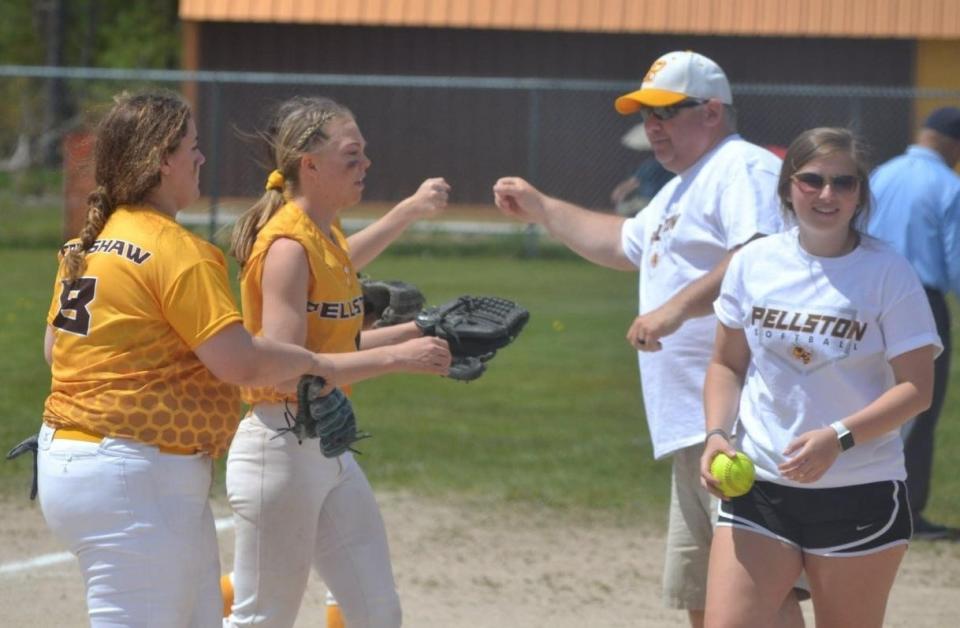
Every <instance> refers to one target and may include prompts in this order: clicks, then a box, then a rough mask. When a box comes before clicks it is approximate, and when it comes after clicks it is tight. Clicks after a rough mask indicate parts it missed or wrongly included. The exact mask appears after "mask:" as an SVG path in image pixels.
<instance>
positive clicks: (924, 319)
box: [880, 256, 943, 360]
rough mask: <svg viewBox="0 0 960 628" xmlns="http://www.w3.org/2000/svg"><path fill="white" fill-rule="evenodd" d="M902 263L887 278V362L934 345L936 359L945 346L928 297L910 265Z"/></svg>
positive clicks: (883, 322) (883, 325)
mask: <svg viewBox="0 0 960 628" xmlns="http://www.w3.org/2000/svg"><path fill="white" fill-rule="evenodd" d="M898 257H899V256H898ZM898 262H899V263H897V264H893V265H891V266H892V267H891V269H890V272H889V273H888V275H887V278H886V284H887V285H886V286H885V287H886V288H887V289H886V290H885V291H884V295H883V312H882V313H881V315H880V332H881V333H882V334H883V342H884V346H885V348H886V356H887V359H888V360H891V359H893V358H895V357H897V356H898V355H903V354H904V353H907V352H908V351H913V350H914V349H919V348H920V347H925V346H927V345H933V346H934V347H935V348H936V355H940V353H941V352H942V351H943V343H942V342H941V340H940V336H939V335H938V334H937V324H936V322H935V321H934V320H933V312H932V311H931V310H930V301H929V300H928V299H927V294H926V293H925V292H924V291H923V286H922V285H921V284H920V280H919V279H918V278H917V274H916V272H915V271H914V270H913V268H912V267H911V266H910V264H909V263H908V262H907V261H906V260H898Z"/></svg>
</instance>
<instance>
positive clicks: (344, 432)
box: [278, 375, 370, 458]
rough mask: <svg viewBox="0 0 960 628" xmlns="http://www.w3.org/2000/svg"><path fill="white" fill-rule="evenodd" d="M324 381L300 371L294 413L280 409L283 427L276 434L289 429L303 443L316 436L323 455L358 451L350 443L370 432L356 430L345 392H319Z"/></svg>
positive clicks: (335, 455)
mask: <svg viewBox="0 0 960 628" xmlns="http://www.w3.org/2000/svg"><path fill="white" fill-rule="evenodd" d="M326 385H327V382H326V381H325V380H324V379H323V378H322V377H317V376H316V375H304V376H302V377H301V378H300V381H299V382H298V383H297V414H296V415H294V414H293V413H292V412H290V410H289V409H288V410H287V411H286V412H285V413H284V417H285V418H286V419H287V427H285V428H281V429H279V430H278V436H279V435H281V434H286V433H287V432H290V433H292V434H293V435H294V436H295V437H296V439H297V442H299V443H300V444H303V441H304V440H305V439H308V438H317V439H319V440H320V450H321V451H322V452H323V455H324V456H326V457H327V458H336V457H337V456H339V455H340V454H342V453H343V452H345V451H348V450H349V451H352V452H354V453H360V452H358V451H357V450H356V449H354V448H353V447H352V445H353V444H354V443H355V442H357V441H358V440H362V439H364V438H369V437H370V434H367V433H366V432H358V431H357V418H356V416H354V414H353V406H352V405H351V403H350V400H349V399H347V396H346V395H344V394H343V392H342V391H341V390H340V389H339V388H334V389H332V390H331V391H330V392H323V389H324V387H325V386H326Z"/></svg>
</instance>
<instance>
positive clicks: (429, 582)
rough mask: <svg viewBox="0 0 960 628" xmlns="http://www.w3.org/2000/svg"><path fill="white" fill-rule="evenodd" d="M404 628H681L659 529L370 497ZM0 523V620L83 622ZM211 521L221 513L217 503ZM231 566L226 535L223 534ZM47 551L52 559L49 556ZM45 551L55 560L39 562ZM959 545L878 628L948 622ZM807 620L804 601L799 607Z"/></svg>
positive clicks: (924, 573)
mask: <svg viewBox="0 0 960 628" xmlns="http://www.w3.org/2000/svg"><path fill="white" fill-rule="evenodd" d="M379 499H380V502H381V506H382V508H383V513H384V517H385V518H386V520H387V528H388V530H389V531H390V537H391V538H390V541H391V550H392V553H393V556H394V564H395V569H396V575H397V580H398V586H399V589H400V595H401V597H402V599H403V603H404V617H405V621H404V625H405V626H408V627H412V628H461V627H462V628H468V627H469V628H541V627H547V626H549V627H551V628H584V627H585V626H590V627H591V628H620V627H645V626H684V625H686V624H685V622H684V621H683V620H684V617H683V615H682V614H681V613H678V612H675V611H667V610H665V609H662V608H661V606H660V601H659V573H660V566H661V563H662V553H663V543H662V540H661V538H660V533H659V532H658V531H656V530H651V529H648V528H641V527H630V526H618V525H614V524H613V523H611V522H609V521H604V520H602V519H595V520H594V521H592V522H590V523H587V522H584V521H576V522H571V521H567V520H563V519H561V518H558V517H557V515H556V513H553V512H549V511H546V510H539V509H535V508H530V507H524V508H515V509H514V508H511V509H508V508H506V507H503V506H497V507H490V506H489V505H486V504H475V503H470V504H467V503H463V504H453V503H449V502H437V501H430V500H424V499H420V498H417V497H413V496H410V495H397V494H381V495H380V496H379ZM2 512H3V513H4V514H3V517H2V519H0V539H2V543H0V617H2V618H3V619H2V621H0V623H2V625H4V626H12V627H20V626H25V627H27V626H28V627H42V628H45V627H47V626H57V627H62V628H71V627H74V626H76V627H80V626H85V625H86V621H85V613H84V604H83V599H82V594H83V592H82V585H81V582H80V576H79V571H78V569H77V566H76V563H75V562H74V561H73V560H72V559H69V560H65V561H63V560H57V559H58V556H57V554H59V553H60V552H61V548H59V547H57V546H56V544H55V542H54V541H53V539H52V538H51V537H50V535H49V533H48V532H47V530H46V528H45V526H44V524H43V520H42V518H41V516H40V512H39V509H38V508H36V507H30V506H27V505H25V503H24V502H23V501H20V500H15V501H7V502H6V503H4V504H3V510H2ZM216 514H217V516H218V517H225V516H227V514H228V513H227V511H226V508H225V507H224V505H223V504H222V503H217V504H216ZM220 539H221V548H222V557H223V564H224V565H225V566H229V565H230V564H231V561H232V556H231V551H232V542H233V535H232V533H231V532H230V530H229V529H227V530H224V531H222V532H221V534H220ZM51 554H53V555H54V556H52V558H51V557H50V555H51ZM44 557H47V558H48V562H52V564H41V563H42V559H43V558H44ZM958 593H960V543H915V544H914V545H913V546H912V547H911V550H910V551H909V552H908V554H907V558H906V561H905V563H904V566H903V568H902V569H901V571H900V576H899V578H898V580H897V583H896V585H895V586H894V590H893V595H892V598H891V601H890V608H889V610H888V613H887V622H886V624H885V625H887V626H904V627H907V626H909V627H910V628H926V627H930V628H934V627H938V628H939V627H942V626H951V625H957V624H956V621H957V617H958V616H960V594H958ZM323 598H324V589H323V587H322V585H321V584H319V583H317V582H312V583H311V586H310V588H309V590H308V593H307V596H306V598H305V600H304V605H303V608H302V610H301V613H300V619H299V621H298V622H297V626H298V627H304V628H305V627H306V626H322V625H323V619H322V618H323V615H324V613H323ZM804 607H805V612H806V613H807V616H808V625H809V626H813V621H812V615H811V608H810V605H809V603H806V604H804Z"/></svg>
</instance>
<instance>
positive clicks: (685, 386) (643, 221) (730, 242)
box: [621, 135, 781, 458]
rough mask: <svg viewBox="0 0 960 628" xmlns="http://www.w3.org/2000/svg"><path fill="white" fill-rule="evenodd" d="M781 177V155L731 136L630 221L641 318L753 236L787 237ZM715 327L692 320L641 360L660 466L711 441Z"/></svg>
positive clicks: (628, 241)
mask: <svg viewBox="0 0 960 628" xmlns="http://www.w3.org/2000/svg"><path fill="white" fill-rule="evenodd" d="M779 172H780V160H779V159H778V158H777V157H776V156H775V155H774V154H773V153H771V152H770V151H768V150H766V149H763V148H761V147H759V146H756V145H754V144H751V143H749V142H746V141H744V140H743V139H741V138H740V136H739V135H730V136H728V137H727V138H725V139H724V140H723V141H721V142H720V143H719V144H718V145H717V146H715V147H714V148H713V149H712V150H711V151H710V152H708V153H707V154H706V155H704V156H703V157H701V158H700V160H699V161H698V162H697V163H695V164H694V165H693V166H691V167H690V168H688V169H687V170H686V171H684V172H681V173H680V174H679V175H678V176H676V177H674V178H673V179H671V180H670V182H669V183H667V184H666V185H665V186H664V187H663V188H662V189H661V190H660V191H659V192H658V193H657V195H656V196H654V197H653V199H652V200H651V201H650V204H649V205H647V207H646V208H645V209H644V210H643V211H642V212H641V213H640V214H638V215H637V216H636V217H634V218H631V219H629V220H627V221H626V222H624V224H623V230H622V232H621V244H622V247H623V251H624V253H626V255H627V257H628V258H629V259H630V261H631V262H633V264H634V265H635V266H637V268H639V269H640V307H639V312H640V314H645V313H647V312H650V311H651V310H654V309H656V308H658V307H660V306H661V305H663V304H664V303H665V302H666V301H667V300H669V299H670V298H671V297H672V296H674V295H675V294H676V293H677V292H679V291H680V290H681V289H683V288H685V287H686V286H687V285H688V284H690V283H691V282H692V281H694V280H696V279H699V278H701V277H703V276H704V275H706V274H707V273H708V272H709V271H710V270H712V269H713V268H714V267H715V266H716V265H717V263H719V262H720V260H721V259H722V258H723V256H724V255H726V254H727V253H728V252H729V251H730V249H733V248H734V247H737V246H739V245H741V244H743V243H744V242H746V241H748V240H749V239H750V238H751V237H753V236H754V235H755V234H757V233H764V234H767V233H776V232H778V231H780V229H781V220H780V213H779V203H778V200H777V192H776V188H777V177H778V175H779ZM716 325H717V321H716V318H715V317H714V316H713V315H712V314H711V315H708V316H703V317H700V318H694V319H689V320H687V321H686V322H685V323H684V324H683V325H682V326H681V327H680V329H678V330H677V331H676V332H675V333H673V334H671V335H670V336H667V337H666V338H663V339H661V343H662V345H663V349H662V350H661V351H658V352H655V353H646V352H640V353H639V361H640V380H641V383H642V385H643V401H644V406H645V407H646V414H647V423H648V425H649V427H650V436H651V439H652V440H653V455H654V457H656V458H661V457H663V456H666V455H668V454H671V453H673V452H674V451H676V450H678V449H682V448H684V447H689V446H691V445H695V444H699V443H700V442H702V441H703V437H704V428H703V426H704V416H703V380H704V377H705V376H706V369H707V363H708V362H709V361H710V354H711V352H712V350H713V339H714V335H715V333H716Z"/></svg>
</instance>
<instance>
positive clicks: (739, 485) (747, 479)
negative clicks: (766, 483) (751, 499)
mask: <svg viewBox="0 0 960 628" xmlns="http://www.w3.org/2000/svg"><path fill="white" fill-rule="evenodd" d="M710 473H711V474H712V475H713V477H714V478H716V480H717V482H719V483H720V491H721V492H722V493H723V494H724V495H725V496H727V497H739V496H741V495H745V494H746V493H747V492H748V491H749V490H750V487H752V486H753V478H754V469H753V461H752V460H750V458H747V456H746V454H744V453H742V452H739V451H738V452H737V456H736V457H735V458H731V457H730V456H728V455H727V454H725V453H723V452H721V453H718V454H717V455H716V456H715V457H714V459H713V462H711V463H710Z"/></svg>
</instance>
